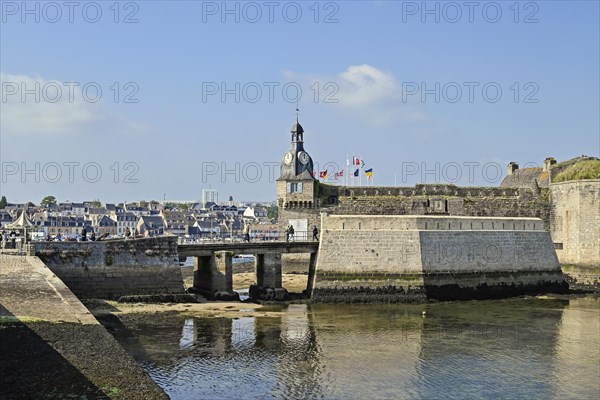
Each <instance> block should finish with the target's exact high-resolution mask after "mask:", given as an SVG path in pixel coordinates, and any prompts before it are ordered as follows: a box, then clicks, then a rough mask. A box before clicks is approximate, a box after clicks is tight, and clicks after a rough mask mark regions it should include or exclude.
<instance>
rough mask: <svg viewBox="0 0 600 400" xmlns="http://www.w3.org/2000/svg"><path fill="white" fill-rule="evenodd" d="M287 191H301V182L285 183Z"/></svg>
mask: <svg viewBox="0 0 600 400" xmlns="http://www.w3.org/2000/svg"><path fill="white" fill-rule="evenodd" d="M287 187H288V193H302V182H291V183H288V184H287Z"/></svg>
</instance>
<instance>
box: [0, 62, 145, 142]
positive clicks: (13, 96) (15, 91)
mask: <svg viewBox="0 0 600 400" xmlns="http://www.w3.org/2000/svg"><path fill="white" fill-rule="evenodd" d="M0 84H1V86H0V101H1V102H2V104H1V108H2V116H1V119H0V129H1V130H2V135H3V136H39V135H48V136H53V135H78V134H86V133H91V132H97V128H98V127H99V126H100V125H102V127H103V128H106V127H107V126H108V127H110V128H111V129H114V130H116V131H120V132H128V131H129V132H132V133H139V132H140V130H143V127H142V126H140V125H139V124H137V123H135V122H132V121H128V120H127V119H126V118H124V117H122V116H121V115H118V114H115V113H114V112H111V111H109V110H108V109H107V108H106V107H105V106H104V103H103V101H104V100H103V98H106V96H108V95H109V94H110V93H107V90H106V89H104V88H101V89H104V90H103V93H102V96H101V97H98V101H95V100H96V99H95V98H94V97H96V92H95V90H94V88H93V87H91V88H90V90H89V91H88V92H87V93H86V94H85V95H84V93H83V92H82V87H81V86H80V85H75V84H73V83H68V82H61V81H57V80H47V79H44V78H42V77H39V76H36V77H32V76H28V75H14V74H9V73H5V72H0Z"/></svg>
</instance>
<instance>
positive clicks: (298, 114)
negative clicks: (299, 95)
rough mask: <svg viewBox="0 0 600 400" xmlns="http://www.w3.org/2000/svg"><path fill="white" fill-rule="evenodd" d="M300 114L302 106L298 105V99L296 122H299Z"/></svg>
mask: <svg viewBox="0 0 600 400" xmlns="http://www.w3.org/2000/svg"><path fill="white" fill-rule="evenodd" d="M299 116H300V107H299V106H298V100H296V123H298V118H299Z"/></svg>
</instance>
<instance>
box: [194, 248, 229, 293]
mask: <svg viewBox="0 0 600 400" xmlns="http://www.w3.org/2000/svg"><path fill="white" fill-rule="evenodd" d="M232 256H233V253H232V252H229V251H215V252H213V253H212V255H211V256H196V257H194V290H195V291H197V292H199V293H202V294H203V295H206V296H208V297H209V298H216V297H220V298H222V297H227V296H228V295H234V292H233V268H232V264H231V259H232ZM224 292H225V293H224Z"/></svg>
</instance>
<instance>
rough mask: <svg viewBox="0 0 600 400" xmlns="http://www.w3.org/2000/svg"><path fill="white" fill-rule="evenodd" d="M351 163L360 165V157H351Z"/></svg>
mask: <svg viewBox="0 0 600 400" xmlns="http://www.w3.org/2000/svg"><path fill="white" fill-rule="evenodd" d="M352 164H353V165H360V158H359V157H356V156H354V157H352Z"/></svg>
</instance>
